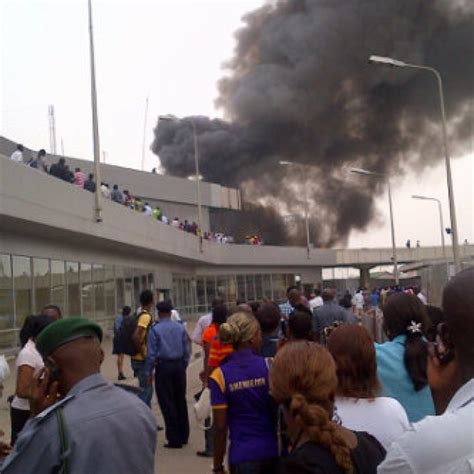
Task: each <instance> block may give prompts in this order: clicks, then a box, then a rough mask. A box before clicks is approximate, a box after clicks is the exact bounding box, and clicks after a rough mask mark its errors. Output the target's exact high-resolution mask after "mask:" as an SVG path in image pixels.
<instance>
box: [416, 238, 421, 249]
mask: <svg viewBox="0 0 474 474" xmlns="http://www.w3.org/2000/svg"><path fill="white" fill-rule="evenodd" d="M420 247H421V245H420V241H419V240H417V241H416V248H417V249H419V248H420Z"/></svg>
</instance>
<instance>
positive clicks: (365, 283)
mask: <svg viewBox="0 0 474 474" xmlns="http://www.w3.org/2000/svg"><path fill="white" fill-rule="evenodd" d="M357 268H358V269H359V271H360V281H359V284H360V287H361V288H369V287H370V269H371V268H374V266H373V265H358V266H357Z"/></svg>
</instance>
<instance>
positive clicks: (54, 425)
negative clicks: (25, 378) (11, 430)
mask: <svg viewBox="0 0 474 474" xmlns="http://www.w3.org/2000/svg"><path fill="white" fill-rule="evenodd" d="M101 341H102V329H101V328H100V326H98V325H97V324H96V323H94V322H92V321H87V320H86V319H80V318H67V319H62V320H59V321H56V322H54V323H52V324H50V325H49V326H48V327H47V328H46V329H44V330H43V331H42V332H41V334H40V335H39V336H38V338H37V340H36V348H37V349H38V352H39V353H40V354H41V356H42V357H43V359H44V361H45V366H46V368H45V369H43V371H42V372H41V373H40V374H37V375H36V376H35V380H34V386H33V392H32V404H31V409H32V411H33V414H35V415H36V416H34V418H30V420H29V421H28V422H27V424H26V425H25V427H24V428H23V430H22V432H21V433H20V435H19V437H18V439H17V442H16V444H15V447H14V448H13V451H12V452H11V454H10V455H9V456H8V457H7V458H6V459H5V461H4V462H3V464H2V465H1V467H0V472H1V473H2V474H51V473H52V472H58V473H59V472H61V473H64V472H68V473H69V474H85V473H94V474H110V473H126V472H127V473H129V472H130V473H131V472H139V473H143V474H153V472H154V458H155V448H156V420H155V418H154V416H153V414H152V412H151V410H150V409H149V408H148V407H147V406H146V405H145V404H144V403H143V402H142V401H141V400H140V399H139V398H138V397H136V396H135V395H132V394H130V393H127V392H126V391H125V390H122V389H120V388H117V387H115V386H114V385H111V384H110V383H108V382H107V381H106V380H105V379H104V378H103V377H102V376H101V375H100V373H99V372H100V366H101V364H102V361H103V359H104V353H103V351H102V349H101V347H100V343H101Z"/></svg>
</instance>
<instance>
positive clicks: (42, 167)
mask: <svg viewBox="0 0 474 474" xmlns="http://www.w3.org/2000/svg"><path fill="white" fill-rule="evenodd" d="M45 157H46V150H43V149H41V150H39V151H38V153H37V154H36V158H34V159H32V160H30V161H29V162H28V166H29V167H30V168H34V169H37V170H38V171H43V172H45V173H47V172H48V167H47V166H46V162H45V161H44V159H45Z"/></svg>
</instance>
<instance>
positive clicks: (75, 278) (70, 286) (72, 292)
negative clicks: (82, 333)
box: [66, 262, 81, 316]
mask: <svg viewBox="0 0 474 474" xmlns="http://www.w3.org/2000/svg"><path fill="white" fill-rule="evenodd" d="M66 285H67V307H68V314H67V315H68V316H81V294H80V292H79V264H78V263H77V262H66Z"/></svg>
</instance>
